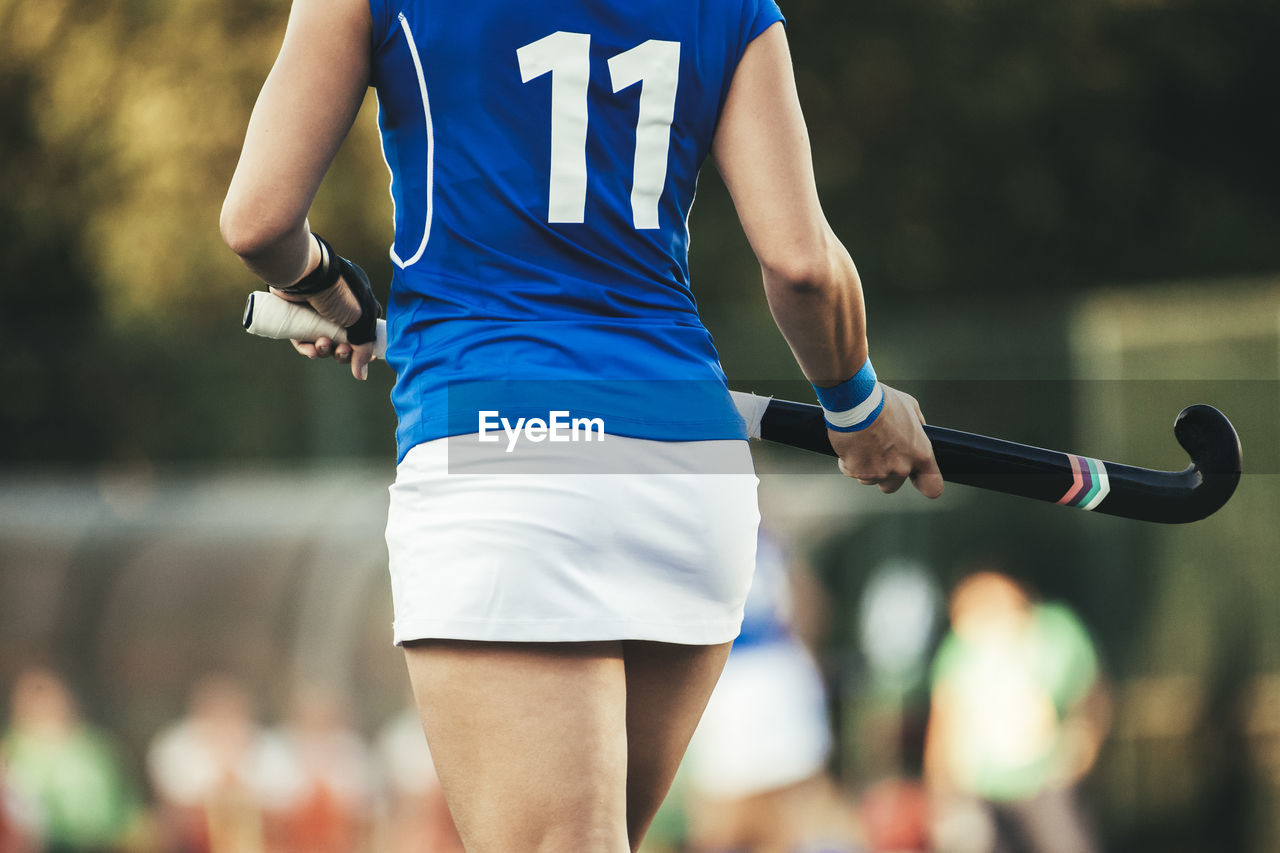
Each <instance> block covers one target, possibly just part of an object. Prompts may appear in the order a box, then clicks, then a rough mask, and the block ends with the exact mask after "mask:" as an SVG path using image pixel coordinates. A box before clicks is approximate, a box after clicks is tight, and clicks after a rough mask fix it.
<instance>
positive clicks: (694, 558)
mask: <svg viewBox="0 0 1280 853" xmlns="http://www.w3.org/2000/svg"><path fill="white" fill-rule="evenodd" d="M473 439H474V437H455V438H452V439H438V440H436V441H430V442H426V443H424V444H420V445H418V446H416V447H414V448H413V449H412V450H410V451H409V453H408V454H407V455H406V456H405V458H404V460H403V461H402V462H401V463H400V465H399V467H398V468H397V471H396V482H395V484H394V485H392V486H391V490H390V491H391V506H390V512H389V514H388V520H387V546H388V551H389V555H390V570H391V591H392V598H393V601H394V605H395V631H394V634H395V642H396V643H397V644H400V643H405V642H408V641H412V640H418V639H427V638H448V639H459V640H490V641H511V642H581V641H591V640H619V639H631V640H655V641H661V642H668V643H685V644H715V643H725V642H728V641H730V640H732V639H733V638H734V637H736V636H737V634H738V630H739V628H740V626H741V623H742V608H743V603H744V601H745V600H746V596H747V591H748V588H749V587H750V584H751V576H752V572H753V569H754V564H755V546H756V528H757V525H758V524H759V520H760V516H759V510H758V508H757V502H756V487H757V485H758V480H757V479H756V476H755V472H754V469H753V467H752V462H751V455H750V451H749V450H748V448H747V443H746V442H745V441H695V442H662V441H648V440H644V439H635V438H624V437H621V436H613V435H609V436H606V437H605V444H607V446H608V451H609V455H608V459H607V460H604V462H603V463H602V460H603V459H604V458H603V457H602V456H601V455H600V454H599V452H594V451H598V450H599V448H598V447H597V448H594V449H593V451H586V450H584V448H583V447H582V446H581V445H574V444H567V443H564V444H560V445H555V444H540V445H537V446H536V447H531V448H525V450H526V451H527V450H536V453H534V454H532V455H530V454H529V453H527V452H526V453H525V454H524V457H523V461H521V460H520V459H517V458H513V456H515V457H519V456H520V454H514V455H512V454H507V453H505V452H504V448H502V447H501V446H497V447H492V446H486V447H485V448H479V447H478V445H476V444H475V443H474V440H473ZM467 441H471V444H470V445H469V446H466V447H464V446H463V444H464V443H465V442H467ZM600 471H607V472H609V473H598V472H600Z"/></svg>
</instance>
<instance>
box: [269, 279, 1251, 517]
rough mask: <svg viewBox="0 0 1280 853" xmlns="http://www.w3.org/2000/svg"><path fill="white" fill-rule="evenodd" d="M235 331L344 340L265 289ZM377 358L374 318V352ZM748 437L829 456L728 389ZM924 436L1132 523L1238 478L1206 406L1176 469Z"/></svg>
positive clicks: (1216, 493) (784, 408) (967, 465)
mask: <svg viewBox="0 0 1280 853" xmlns="http://www.w3.org/2000/svg"><path fill="white" fill-rule="evenodd" d="M244 327H245V329H247V330H248V331H249V332H251V333H253V334H255V335H261V336H263V337H268V338H293V339H295V340H315V339H316V338H317V337H328V338H331V339H332V340H334V341H342V340H345V339H346V334H345V332H344V331H343V330H342V329H341V328H340V327H337V326H335V325H334V324H332V323H330V322H328V321H327V320H325V319H323V318H322V317H320V315H319V314H316V312H314V311H312V310H311V309H310V308H308V307H306V306H305V305H299V304H296V303H292V302H287V301H285V300H283V299H281V298H279V297H278V296H275V295H274V294H271V293H266V292H257V293H254V294H251V295H250V296H249V301H248V304H247V305H246V306H245V313H244ZM385 352H386V324H385V322H384V321H382V320H379V321H378V337H377V341H376V342H375V344H374V354H375V356H376V357H382V356H383V355H385ZM731 394H732V396H733V401H734V404H735V405H736V406H737V407H738V411H739V412H740V413H741V414H742V416H743V418H744V419H745V420H746V422H747V427H748V434H749V435H750V437H751V438H761V439H764V440H766V441H770V442H774V443H777V444H785V445H788V446H790V447H796V448H799V449H801V450H809V451H813V452H815V453H824V454H827V455H828V456H834V455H835V451H833V450H832V449H831V443H830V442H829V441H828V440H827V428H826V422H825V421H824V419H823V415H822V408H821V407H819V406H816V405H812V404H809V403H795V402H791V401H788V400H775V399H773V398H771V397H758V396H756V395H754V394H745V393H742V392H739V391H733V392H731ZM924 431H925V434H926V435H927V436H928V437H929V440H930V441H931V442H932V443H933V453H934V456H935V458H936V459H937V460H938V468H939V470H941V471H942V477H943V479H944V480H946V481H947V482H950V483H958V484H961V485H966V486H976V487H977V488H980V489H987V490H989V491H995V492H1003V493H1004V494H1009V495H1017V496H1019V497H1024V498H1031V499H1033V500H1039V501H1048V502H1049V503H1057V504H1061V505H1063V506H1072V507H1078V508H1080V509H1085V510H1090V511H1093V512H1100V513H1103V514H1106V515H1114V516H1119V517H1121V518H1132V519H1138V520H1141V521H1158V522H1163V523H1166V524H1180V523H1184V522H1188V521H1197V520H1199V519H1201V518H1204V517H1206V516H1208V515H1211V514H1212V513H1214V512H1216V511H1217V510H1218V509H1220V508H1221V507H1222V505H1223V504H1225V503H1226V502H1227V500H1228V499H1229V498H1230V497H1231V495H1232V493H1233V492H1234V491H1235V488H1236V484H1237V483H1239V481H1240V468H1241V455H1240V439H1239V437H1238V436H1237V435H1236V431H1235V428H1234V427H1232V426H1231V422H1230V421H1228V420H1227V418H1226V416H1225V415H1223V414H1222V413H1221V412H1219V411H1218V410H1217V409H1215V408H1213V407H1212V406H1205V405H1195V406H1188V407H1187V408H1185V409H1183V410H1182V412H1181V413H1180V414H1179V415H1178V417H1177V419H1176V420H1175V421H1174V424H1173V434H1174V437H1175V438H1176V439H1177V440H1178V443H1179V444H1180V445H1182V448H1183V449H1184V450H1186V451H1187V453H1188V455H1189V456H1190V457H1191V464H1190V465H1189V466H1187V468H1185V469H1184V470H1182V471H1158V470H1153V469H1151V468H1138V467H1135V466H1132V465H1121V464H1119V463H1115V462H1103V461H1101V460H1098V459H1092V458H1089V457H1085V456H1078V455H1076V454H1074V453H1063V452H1061V451H1057V450H1045V449H1043V448H1040V447H1032V446H1030V445H1026V444H1017V443H1016V442H1012V441H1005V440H1003V439H999V438H991V437H988V436H985V435H977V434H975V433H968V432H961V431H960V430H954V429H947V428H946V427H939V426H933V425H927V426H925V428H924Z"/></svg>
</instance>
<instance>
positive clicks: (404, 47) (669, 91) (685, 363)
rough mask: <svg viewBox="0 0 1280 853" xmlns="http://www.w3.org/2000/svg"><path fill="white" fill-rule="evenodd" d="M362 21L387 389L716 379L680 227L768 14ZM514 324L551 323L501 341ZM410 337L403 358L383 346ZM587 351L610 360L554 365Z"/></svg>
mask: <svg viewBox="0 0 1280 853" xmlns="http://www.w3.org/2000/svg"><path fill="white" fill-rule="evenodd" d="M371 8H372V11H373V21H374V46H375V54H374V82H375V85H376V86H377V89H378V95H379V103H380V123H381V127H382V133H383V149H384V152H385V154H386V156H387V161H388V165H389V167H390V168H391V170H392V175H393V183H392V195H393V197H394V199H395V203H396V234H395V242H394V245H393V259H394V260H395V261H396V266H397V271H396V279H395V283H394V285H393V289H392V295H391V304H390V310H389V315H390V323H391V340H392V346H391V350H390V352H389V360H391V361H392V363H393V365H395V366H396V367H397V371H398V373H400V374H401V380H402V381H405V378H406V372H408V375H409V379H410V381H412V374H413V373H414V372H415V371H421V370H425V369H427V367H428V365H427V363H426V362H427V361H432V363H431V364H430V365H429V367H430V370H431V372H432V374H433V376H434V377H435V379H434V380H432V381H451V380H458V379H467V378H496V376H495V375H494V373H493V370H492V367H493V365H496V364H499V363H501V364H503V365H505V366H507V367H508V368H509V367H510V366H512V365H515V366H516V369H518V368H519V366H528V365H536V366H537V367H538V369H539V370H540V371H543V372H544V373H545V378H548V379H564V378H577V377H578V376H582V375H600V376H607V377H610V378H677V379H705V380H715V379H721V380H722V378H723V377H722V374H720V373H719V365H718V359H717V357H716V355H715V351H714V347H713V345H712V343H711V340H710V336H709V335H708V334H707V333H706V331H705V329H703V327H702V325H701V322H700V320H699V319H698V316H697V309H696V304H695V301H694V298H693V294H692V291H691V289H690V284H689V274H688V261H687V255H688V242H689V235H688V230H687V218H688V215H689V210H690V208H691V206H692V204H693V198H694V191H695V188H696V182H697V173H698V169H699V167H700V166H701V164H702V162H703V160H704V159H705V158H706V156H707V153H708V152H709V150H710V146H711V140H712V137H713V135H714V132H715V127H716V122H717V119H718V117H719V113H720V109H721V107H722V105H723V102H724V98H725V96H726V95H727V92H728V88H729V84H730V82H731V80H732V75H733V70H734V68H735V67H736V66H737V62H738V60H739V59H740V57H741V55H742V52H743V51H744V50H745V49H746V46H747V44H748V43H749V42H750V40H751V39H752V38H754V37H755V36H756V35H758V34H759V32H760V31H761V30H762V29H763V28H764V27H767V26H768V25H769V24H771V23H773V22H774V21H776V20H778V19H779V17H780V16H779V14H778V12H777V9H776V6H774V5H773V3H772V0H653V2H581V0H578V2H569V1H568V0H548V2H537V3H529V2H516V0H472V2H467V3H452V2H442V0H402V2H396V1H395V0H389V2H383V0H372V3H371ZM446 319H447V320H450V321H451V322H449V323H447V324H442V323H440V322H439V321H440V320H446ZM512 322H520V323H535V324H536V323H540V324H544V325H546V324H554V327H552V326H546V328H545V330H543V331H540V330H541V329H543V327H542V326H536V325H534V326H528V327H527V328H526V331H525V332H524V333H522V340H521V341H520V342H513V341H512V340H511V339H510V338H511V336H510V335H509V334H508V330H509V324H510V323H512ZM566 324H567V325H566ZM410 337H411V338H412V358H410V356H409V354H408V351H407V350H406V349H405V348H404V347H398V346H397V341H405V340H407V339H408V338H410ZM543 344H546V345H547V346H543ZM601 350H607V351H609V352H611V353H613V354H614V356H615V357H614V358H612V359H608V360H606V361H607V362H608V363H607V364H606V365H605V366H603V367H601V365H600V364H599V362H596V366H595V367H594V368H593V369H592V370H593V371H594V373H593V372H590V371H588V372H587V373H582V372H581V371H579V370H578V368H580V367H581V365H580V364H575V363H574V361H575V360H574V357H573V356H572V355H571V353H573V352H579V353H581V352H589V353H598V352H600V351H601ZM556 353H562V354H565V355H564V357H563V358H559V359H558V360H557V356H556V355H555V354H556ZM424 354H425V358H424ZM460 359H462V360H460ZM548 359H550V363H549V362H548ZM504 375H507V374H504ZM406 390H407V389H406ZM417 397H418V395H417V394H416V392H415V399H416V398H417ZM717 437H722V436H719V435H717Z"/></svg>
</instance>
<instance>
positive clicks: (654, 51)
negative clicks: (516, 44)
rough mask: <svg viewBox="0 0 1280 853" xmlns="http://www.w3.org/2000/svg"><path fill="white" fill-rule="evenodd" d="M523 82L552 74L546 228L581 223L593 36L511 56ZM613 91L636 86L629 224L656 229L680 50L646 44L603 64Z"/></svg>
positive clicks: (560, 38)
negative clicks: (549, 224) (637, 105)
mask: <svg viewBox="0 0 1280 853" xmlns="http://www.w3.org/2000/svg"><path fill="white" fill-rule="evenodd" d="M516 58H517V59H518V60H519V62H520V77H521V80H522V81H523V82H525V83H528V82H529V81H530V80H533V79H535V78H537V77H541V76H542V75H543V74H550V75H551V180H550V192H549V195H548V203H547V221H548V222H582V221H583V219H584V211H585V209H586V203H587V124H588V120H587V93H588V90H589V88H590V82H591V36H590V35H587V34H585V33H567V32H555V33H552V34H551V35H549V36H546V37H544V38H541V39H538V40H537V41H535V42H532V43H531V44H527V45H525V46H524V47H522V48H520V49H519V50H517V51H516ZM609 78H610V80H611V82H612V84H613V91H614V92H615V93H616V92H621V91H622V90H623V89H626V88H629V87H631V86H634V85H635V84H636V83H639V84H640V112H639V116H638V119H637V122H636V130H635V138H636V146H635V160H634V164H633V170H632V177H631V218H632V222H633V224H634V225H635V227H636V228H657V227H658V200H659V198H661V196H662V189H663V187H664V186H665V185H666V182H667V158H668V155H669V153H670V148H671V123H672V121H673V120H674V117H675V108H676V90H677V89H678V88H679V84H680V43H679V42H675V41H659V40H657V39H649V40H648V41H646V42H644V43H642V44H639V45H637V46H636V47H633V48H631V49H630V50H627V51H623V52H622V53H620V54H618V55H617V56H614V57H612V58H611V59H610V60H609Z"/></svg>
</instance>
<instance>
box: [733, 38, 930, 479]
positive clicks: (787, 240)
mask: <svg viewBox="0 0 1280 853" xmlns="http://www.w3.org/2000/svg"><path fill="white" fill-rule="evenodd" d="M712 154H713V155H714V156H715V159H716V163H717V165H718V166H719V168H720V173H721V175H722V176H723V177H724V181H725V185H726V186H727V187H728V188H729V192H730V194H731V195H732V196H733V201H734V205H735V207H736V208H737V211H738V217H739V219H740V220H741V221H742V227H743V230H744V231H745V232H746V235H747V240H748V241H749V242H750V243H751V248H752V250H753V251H754V252H755V254H756V258H757V259H758V260H759V261H760V268H761V271H762V273H763V275H764V287H765V295H766V297H767V298H768V300H769V308H770V310H771V311H772V312H773V317H774V320H775V321H776V322H777V324H778V328H779V329H780V330H781V331H782V335H783V337H785V338H786V340H787V343H788V344H789V345H790V347H791V350H792V352H793V353H794V354H795V357H796V361H797V362H798V363H799V365H800V368H801V370H803V371H804V374H805V376H807V377H808V378H809V380H810V381H811V382H813V383H814V384H815V385H820V386H824V387H826V386H831V385H836V384H838V383H840V382H843V381H844V380H846V379H848V378H849V377H851V376H853V375H854V373H856V372H857V371H858V369H859V368H860V367H861V366H862V365H863V363H864V362H865V361H866V360H867V337H866V311H865V307H864V305H863V300H862V283H861V281H860V280H859V278H858V271H857V269H856V268H855V267H854V264H853V260H852V259H851V258H850V257H849V253H848V251H846V250H845V248H844V245H843V244H841V242H840V240H839V239H838V238H837V237H836V236H835V234H834V233H833V232H832V230H831V226H830V225H829V224H828V223H827V219H826V216H825V215H824V214H823V212H822V206H821V204H820V203H819V201H818V191H817V184H816V182H815V180H814V175H813V161H812V155H811V152H810V148H809V135H808V130H807V129H806V127H805V123H804V116H803V115H802V114H801V111H800V102H799V99H798V97H797V96H796V88H795V79H794V76H793V73H792V70H791V55H790V52H789V51H788V48H787V41H786V35H785V31H784V30H783V28H782V25H781V24H775V25H773V26H772V27H770V28H769V29H768V30H766V31H765V32H764V33H763V34H761V35H760V36H759V37H758V38H757V39H756V40H755V41H753V42H752V43H751V45H750V46H749V47H748V48H747V51H746V53H745V54H744V55H743V57H742V60H741V62H740V63H739V64H738V68H737V70H736V72H735V73H734V78H733V84H732V86H731V87H730V90H729V97H728V99H727V100H726V102H725V108H724V112H723V114H722V116H721V119H720V126H719V128H718V129H717V131H716V137H715V140H714V142H713V145H712ZM884 392H885V406H884V410H883V412H882V413H881V414H880V416H879V418H877V419H876V421H875V423H873V424H872V425H871V426H870V427H868V428H867V429H865V430H863V431H861V432H852V433H850V432H835V431H832V432H830V433H829V435H830V438H831V444H832V446H833V447H834V448H835V450H836V451H837V453H838V454H839V455H840V469H841V470H842V471H843V472H844V473H845V474H847V475H848V476H851V477H856V478H857V479H859V480H861V481H862V482H864V483H876V484H879V485H880V488H881V489H882V490H884V491H895V490H896V489H897V488H899V487H900V486H901V485H902V483H903V482H904V481H905V480H906V479H907V478H908V477H910V478H911V479H912V481H913V482H914V483H915V484H916V487H917V488H919V489H920V491H921V492H923V493H924V494H926V495H929V496H930V497H936V496H937V495H938V494H940V493H941V492H942V476H941V474H939V473H938V468H937V464H936V463H935V462H934V459H933V450H932V448H931V447H930V445H929V440H928V438H927V437H926V436H925V434H924V431H923V430H922V429H921V428H920V425H921V424H922V423H923V422H924V418H923V416H922V415H921V414H920V409H919V406H917V405H916V401H915V400H914V399H913V398H911V397H910V396H908V395H906V394H903V393H901V392H899V391H896V390H894V389H892V388H888V387H886V388H885V389H884Z"/></svg>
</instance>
